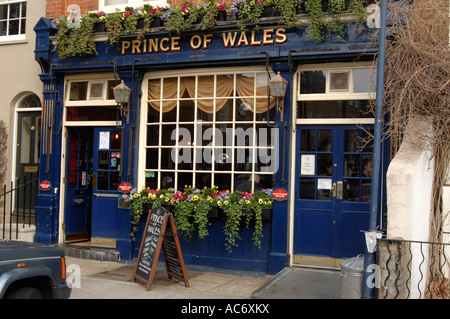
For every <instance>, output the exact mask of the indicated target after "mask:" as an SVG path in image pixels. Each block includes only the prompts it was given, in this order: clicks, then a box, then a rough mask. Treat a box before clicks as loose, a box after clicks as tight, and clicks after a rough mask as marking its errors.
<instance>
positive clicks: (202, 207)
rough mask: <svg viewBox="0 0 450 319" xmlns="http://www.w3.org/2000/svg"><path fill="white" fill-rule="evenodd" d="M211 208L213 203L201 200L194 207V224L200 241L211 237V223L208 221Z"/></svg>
mask: <svg viewBox="0 0 450 319" xmlns="http://www.w3.org/2000/svg"><path fill="white" fill-rule="evenodd" d="M211 207H212V203H211V202H210V201H208V200H199V201H198V203H196V204H195V206H194V223H195V224H196V226H197V231H198V238H200V239H203V238H205V237H206V236H208V235H209V231H208V226H209V225H211V223H210V222H209V220H208V213H209V211H210V210H211Z"/></svg>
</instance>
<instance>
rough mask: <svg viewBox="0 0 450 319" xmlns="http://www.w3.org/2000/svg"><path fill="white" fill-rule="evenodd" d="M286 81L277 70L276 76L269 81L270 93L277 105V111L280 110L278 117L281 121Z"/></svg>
mask: <svg viewBox="0 0 450 319" xmlns="http://www.w3.org/2000/svg"><path fill="white" fill-rule="evenodd" d="M287 84H288V81H286V80H285V79H283V77H282V76H281V75H280V72H278V74H277V76H276V77H274V78H273V79H272V80H270V81H269V87H270V95H271V96H273V97H274V98H275V105H276V106H277V111H278V112H280V119H281V121H283V106H284V102H283V99H284V95H285V94H286V88H287Z"/></svg>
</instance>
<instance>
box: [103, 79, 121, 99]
mask: <svg viewBox="0 0 450 319" xmlns="http://www.w3.org/2000/svg"><path fill="white" fill-rule="evenodd" d="M117 85H119V83H116V80H109V81H108V84H107V86H108V87H107V88H106V89H107V91H108V96H107V99H108V100H114V91H113V88H114V87H116V86H117Z"/></svg>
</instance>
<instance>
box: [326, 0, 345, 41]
mask: <svg viewBox="0 0 450 319" xmlns="http://www.w3.org/2000/svg"><path fill="white" fill-rule="evenodd" d="M329 11H330V13H331V16H332V22H331V24H330V30H331V31H332V32H334V33H336V34H337V37H338V40H339V42H344V36H345V33H344V22H343V21H342V19H341V14H343V13H344V11H345V0H330V7H329Z"/></svg>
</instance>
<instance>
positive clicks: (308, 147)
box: [301, 130, 316, 152]
mask: <svg viewBox="0 0 450 319" xmlns="http://www.w3.org/2000/svg"><path fill="white" fill-rule="evenodd" d="M301 139H302V140H301V150H302V151H303V152H313V151H315V150H316V131H315V130H302V136H301Z"/></svg>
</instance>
